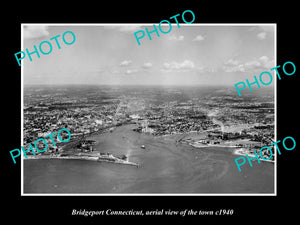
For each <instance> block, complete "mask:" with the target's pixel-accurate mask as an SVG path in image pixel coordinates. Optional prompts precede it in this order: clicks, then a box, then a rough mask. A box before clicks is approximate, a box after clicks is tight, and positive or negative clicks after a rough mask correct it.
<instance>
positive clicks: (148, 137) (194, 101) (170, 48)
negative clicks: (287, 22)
mask: <svg viewBox="0 0 300 225" xmlns="http://www.w3.org/2000/svg"><path fill="white" fill-rule="evenodd" d="M172 25H173V26H172V30H171V31H170V32H169V33H160V35H159V36H158V35H157V33H156V32H152V33H149V34H148V36H149V35H151V38H152V39H151V40H150V39H149V38H148V37H147V35H145V37H144V38H143V39H140V45H139V44H138V43H137V40H136V38H135V35H134V33H135V32H137V31H139V30H143V31H144V32H146V31H145V28H147V29H148V30H153V29H154V28H153V24H60V25H58V24H22V34H23V35H22V37H23V40H22V44H23V49H24V51H25V49H28V51H29V52H31V55H30V56H31V60H30V59H29V58H25V59H24V60H22V83H23V84H22V103H21V104H22V141H23V143H22V146H24V149H29V144H30V143H31V145H32V146H35V145H34V143H35V141H36V140H37V139H39V138H44V139H45V140H46V141H47V146H48V147H47V150H46V151H44V152H38V151H36V154H33V153H32V151H27V152H26V154H27V157H23V160H22V182H21V185H22V187H21V189H22V194H24V195H26V194H29V195H34V194H38V195H47V194H51V195H55V194H60V195H61V194H64V195H69V194H70V195H76V194H78V195H84V194H93V195H249V194H254V195H260V194H261V195H274V193H276V190H275V187H276V155H275V154H274V155H272V156H271V155H270V152H268V150H265V151H264V152H262V154H263V155H264V156H266V158H270V159H269V160H264V161H261V162H260V163H258V162H257V160H252V161H251V162H252V166H251V165H250V164H249V163H248V162H247V163H245V164H244V165H243V166H241V171H239V169H238V168H237V164H236V162H235V159H236V158H238V157H241V156H245V155H246V154H248V155H249V156H252V157H253V156H255V155H254V154H255V153H256V152H258V151H259V150H260V149H261V148H262V147H263V146H270V144H271V143H273V142H274V141H275V132H276V130H275V120H276V117H275V116H276V115H275V102H276V99H275V97H276V95H275V91H276V90H275V86H276V85H275V84H274V82H273V83H272V84H270V85H268V86H263V85H262V86H261V87H258V86H257V85H255V84H253V85H252V86H251V87H252V89H253V90H252V91H251V90H249V88H245V89H244V90H242V91H241V94H242V95H241V96H239V94H238V92H237V90H236V88H235V84H236V83H238V82H241V81H244V82H245V80H246V79H248V80H249V82H254V78H253V76H254V75H256V76H257V77H258V76H259V74H260V73H262V72H263V71H269V70H270V69H271V68H273V67H275V66H276V65H275V63H276V61H275V60H276V58H275V55H276V49H275V45H276V43H275V42H276V39H275V37H276V26H275V25H274V24H201V25H200V24H182V25H181V26H180V27H178V26H176V23H175V24H172ZM167 26H168V25H166V27H164V26H162V29H166V30H167V29H168V27H167ZM66 31H71V32H72V33H73V34H74V35H75V36H73V35H70V34H71V32H68V33H66V35H65V36H64V35H63V34H64V33H65V32H66ZM58 35H59V36H58ZM53 37H56V38H55V39H53ZM72 38H73V39H72ZM43 41H48V43H51V45H49V44H48V45H46V44H44V45H42V48H41V45H40V43H41V42H43ZM44 43H45V42H44ZM66 43H67V44H66ZM68 43H72V44H68ZM34 46H36V47H37V49H38V50H39V51H44V52H48V51H49V52H50V50H51V53H50V54H41V53H40V54H39V55H38V54H37V53H34V52H33V51H34V50H35V48H34ZM47 48H48V49H47ZM270 72H271V71H270ZM272 74H273V72H272ZM274 78H275V76H274ZM274 80H275V79H274ZM62 128H66V129H68V130H69V131H70V134H71V139H70V140H69V141H68V142H62V141H60V140H59V139H58V138H56V135H53V138H54V141H55V143H56V144H55V145H54V144H53V140H52V139H51V138H49V135H50V134H52V133H55V134H57V132H58V131H59V130H61V129H62ZM64 135H66V136H67V134H65V133H64ZM64 135H63V133H62V136H64ZM46 136H47V137H46ZM36 147H38V148H39V149H44V148H45V144H44V142H38V144H37V145H36ZM271 148H273V147H271Z"/></svg>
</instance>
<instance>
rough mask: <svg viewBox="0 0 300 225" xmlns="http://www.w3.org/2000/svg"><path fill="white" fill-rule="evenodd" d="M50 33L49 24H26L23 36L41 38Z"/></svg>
mask: <svg viewBox="0 0 300 225" xmlns="http://www.w3.org/2000/svg"><path fill="white" fill-rule="evenodd" d="M48 35H49V32H48V26H33V25H30V26H27V25H26V26H24V27H23V37H24V38H27V39H30V38H40V37H46V36H48Z"/></svg>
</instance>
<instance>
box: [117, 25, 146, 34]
mask: <svg viewBox="0 0 300 225" xmlns="http://www.w3.org/2000/svg"><path fill="white" fill-rule="evenodd" d="M119 30H120V31H122V32H133V31H138V30H142V28H141V26H136V25H132V26H128V25H127V26H121V27H120V29H119Z"/></svg>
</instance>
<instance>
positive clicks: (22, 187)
mask: <svg viewBox="0 0 300 225" xmlns="http://www.w3.org/2000/svg"><path fill="white" fill-rule="evenodd" d="M153 24H155V25H158V23H153ZM153 24H151V23H130V24H128V23H127V24H126V23H111V24H110V23H21V51H23V49H24V45H23V37H24V35H23V26H26V25H30V26H41V25H43V26H153ZM171 24H172V25H176V23H171ZM162 25H163V26H164V25H166V24H162ZM180 26H243V27H244V26H274V62H275V65H274V66H276V65H277V24H276V23H211V24H210V23H203V24H199V23H191V24H184V23H182V24H180ZM23 72H24V71H23V61H21V146H23V129H24V125H23V121H24V118H23V102H24V94H23V91H24V87H23V85H24V80H23V79H24V77H23ZM274 77H276V74H275V71H274ZM274 80H275V83H274V98H275V99H274V107H275V118H274V122H275V127H274V133H275V134H274V137H275V141H277V132H276V131H277V79H274ZM23 166H24V164H23V154H21V196H277V152H276V151H275V162H274V193H228V194H227V193H222V194H220V193H203V194H201V193H199V194H198V193H193V194H190V193H173V194H167V193H161V194H160V193H155V194H154V193H153V194H152V193H151V194H147V193H138V194H132V193H128V194H121V193H114V194H101V193H95V194H91V193H86V194H83V193H78V194H75V193H73V194H70V193H63V194H62V193H56V194H54V193H38V194H33V193H24V180H23V174H24V168H23Z"/></svg>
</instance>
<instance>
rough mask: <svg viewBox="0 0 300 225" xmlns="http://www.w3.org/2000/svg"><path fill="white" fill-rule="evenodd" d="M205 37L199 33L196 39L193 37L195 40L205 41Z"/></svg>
mask: <svg viewBox="0 0 300 225" xmlns="http://www.w3.org/2000/svg"><path fill="white" fill-rule="evenodd" d="M204 39H205V38H204V37H203V36H202V35H200V34H199V35H197V36H196V37H195V38H194V39H193V41H203V40H204Z"/></svg>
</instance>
